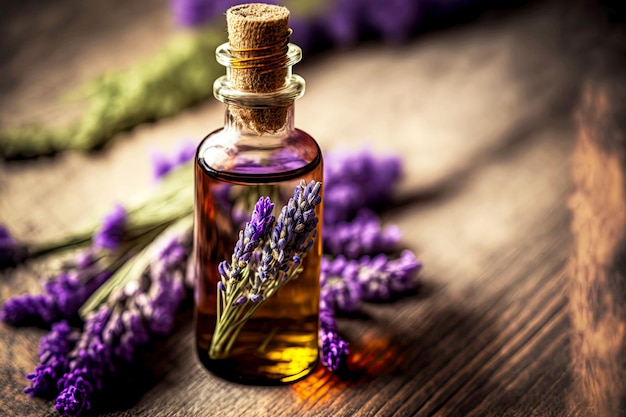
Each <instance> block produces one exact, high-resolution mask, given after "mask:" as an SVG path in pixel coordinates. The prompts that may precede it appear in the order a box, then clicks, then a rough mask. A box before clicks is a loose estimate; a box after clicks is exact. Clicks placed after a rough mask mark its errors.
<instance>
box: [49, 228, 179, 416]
mask: <svg viewBox="0 0 626 417" xmlns="http://www.w3.org/2000/svg"><path fill="white" fill-rule="evenodd" d="M189 224H190V222H187V227H185V228H183V229H182V232H178V233H177V234H174V235H173V236H164V237H161V238H160V239H159V240H158V242H156V245H157V247H158V250H157V251H156V254H155V257H154V258H152V259H151V261H150V267H149V270H148V271H146V272H145V273H144V274H143V276H142V278H141V280H139V281H129V282H128V283H127V284H126V285H125V286H124V288H123V289H122V290H121V291H119V292H117V293H115V294H114V295H113V297H112V300H111V302H110V303H109V304H105V305H102V306H100V307H99V309H98V310H97V311H92V312H91V313H89V314H88V316H87V320H86V323H85V326H84V331H83V334H82V336H81V338H80V340H79V341H78V343H77V345H76V347H75V349H74V350H73V351H72V352H71V353H70V355H69V365H68V370H67V372H66V373H65V374H64V375H63V376H62V377H61V378H60V379H59V382H58V384H59V388H60V389H61V392H60V394H59V395H58V397H57V399H56V408H57V410H58V411H59V412H61V413H62V414H63V415H65V416H71V417H75V416H78V415H80V414H81V413H82V412H83V411H85V410H88V409H89V408H90V407H91V397H92V395H93V394H94V392H95V391H97V390H100V389H102V387H103V382H104V379H105V378H106V376H107V375H109V374H110V373H112V372H114V371H115V370H116V368H115V364H120V363H128V362H131V361H132V360H134V359H135V357H136V353H137V351H138V350H139V349H141V348H142V347H143V346H145V345H146V344H147V343H149V342H150V341H151V340H152V339H153V338H154V336H158V335H167V334H168V333H169V332H170V331H171V330H172V328H173V325H174V317H175V313H176V311H177V310H178V307H179V305H180V303H181V301H182V300H183V299H184V298H185V273H186V270H187V259H188V256H189V253H190V251H191V240H190V236H189V235H190V229H189V227H188V225H189Z"/></svg>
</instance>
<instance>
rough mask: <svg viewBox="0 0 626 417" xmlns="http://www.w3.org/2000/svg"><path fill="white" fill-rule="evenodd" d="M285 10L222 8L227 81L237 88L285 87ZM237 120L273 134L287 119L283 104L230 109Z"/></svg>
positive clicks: (263, 6)
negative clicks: (230, 61) (228, 65)
mask: <svg viewBox="0 0 626 417" xmlns="http://www.w3.org/2000/svg"><path fill="white" fill-rule="evenodd" d="M288 20H289V10H288V9H287V8H286V7H282V6H275V5H271V4H263V3H250V4H242V5H238V6H234V7H231V8H230V9H228V10H227V11H226V23H227V27H228V43H229V45H230V47H231V53H232V57H233V65H232V67H231V68H230V82H231V84H232V86H233V87H234V88H236V89H238V90H241V91H246V92H251V93H271V92H273V91H276V90H278V89H280V88H282V87H284V86H285V83H286V80H287V76H288V74H289V68H288V67H287V65H286V63H287V50H288V43H289V35H290V33H291V31H290V29H289V22H288ZM232 113H233V115H234V116H235V117H237V118H238V119H239V120H240V121H241V123H242V124H243V125H244V126H246V127H247V128H249V129H250V130H252V131H253V132H255V133H257V134H263V133H266V132H268V133H274V132H276V131H278V130H279V129H281V128H282V127H284V125H285V123H286V121H287V107H267V108H245V107H239V108H233V109H232Z"/></svg>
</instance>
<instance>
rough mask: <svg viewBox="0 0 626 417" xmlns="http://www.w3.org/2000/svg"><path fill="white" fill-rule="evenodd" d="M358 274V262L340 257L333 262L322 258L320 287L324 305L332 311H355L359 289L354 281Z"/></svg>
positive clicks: (359, 293)
mask: <svg viewBox="0 0 626 417" xmlns="http://www.w3.org/2000/svg"><path fill="white" fill-rule="evenodd" d="M358 273H359V263H358V261H355V260H348V259H346V258H345V257H343V256H341V255H340V256H338V257H337V258H336V259H334V260H330V259H329V258H328V257H326V256H325V257H324V258H322V267H321V274H320V285H321V299H322V301H323V303H324V305H325V306H327V307H328V308H332V309H333V311H341V312H346V313H350V312H353V311H356V310H357V308H358V305H359V300H360V299H361V288H360V286H359V284H358V282H357V280H356V279H355V278H356V276H357V275H358Z"/></svg>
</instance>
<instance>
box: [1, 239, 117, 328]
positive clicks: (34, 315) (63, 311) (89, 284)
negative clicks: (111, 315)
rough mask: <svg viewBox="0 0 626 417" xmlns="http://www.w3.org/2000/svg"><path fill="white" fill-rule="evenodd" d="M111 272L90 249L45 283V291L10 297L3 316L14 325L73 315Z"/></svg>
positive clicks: (48, 323) (3, 318)
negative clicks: (105, 268) (99, 262)
mask: <svg viewBox="0 0 626 417" xmlns="http://www.w3.org/2000/svg"><path fill="white" fill-rule="evenodd" d="M110 276H111V273H110V272H109V271H108V270H103V269H102V268H101V266H100V265H99V264H98V262H97V260H96V259H95V258H94V257H93V254H92V252H91V251H90V250H88V251H87V252H85V253H83V254H81V255H80V256H79V258H78V259H77V260H76V261H75V262H73V263H70V264H68V265H67V266H66V270H65V272H62V273H61V274H59V275H58V276H57V277H56V278H55V279H54V280H52V281H49V282H47V283H46V284H45V285H44V292H43V293H42V294H35V295H31V294H26V295H21V296H17V297H13V298H10V299H8V300H7V301H6V302H5V303H4V305H3V306H2V310H0V320H2V321H4V322H6V323H9V324H12V325H14V326H18V325H24V324H37V325H41V324H43V325H50V324H52V323H55V322H57V321H60V320H63V319H69V318H72V317H73V316H74V315H75V314H76V313H77V311H78V309H79V308H80V307H81V306H82V305H83V303H84V302H85V301H86V300H87V298H89V297H90V296H91V294H93V293H94V291H96V290H97V289H98V288H99V287H100V285H102V283H104V281H106V280H107V279H108V278H109V277H110Z"/></svg>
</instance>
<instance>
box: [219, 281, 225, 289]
mask: <svg viewBox="0 0 626 417" xmlns="http://www.w3.org/2000/svg"><path fill="white" fill-rule="evenodd" d="M217 289H218V290H220V291H226V287H225V286H224V283H223V282H222V281H220V282H218V283H217Z"/></svg>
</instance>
